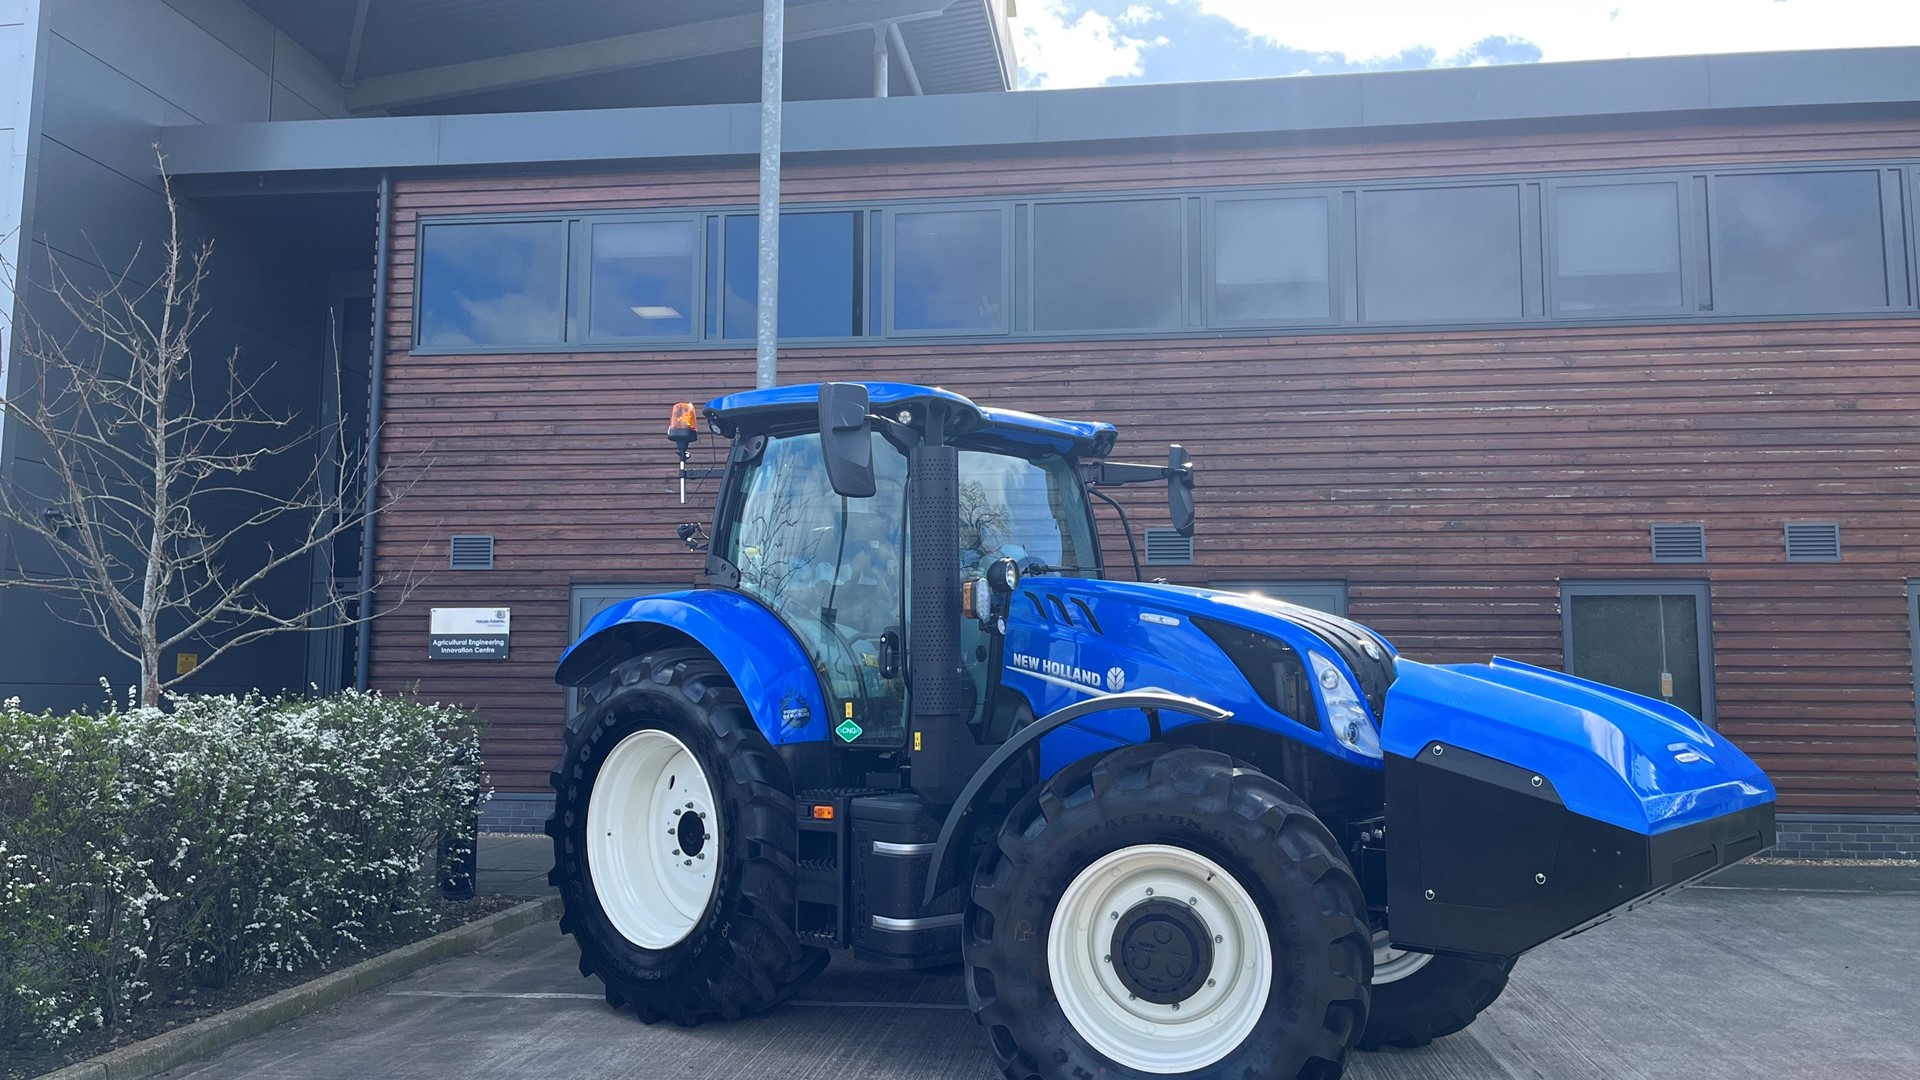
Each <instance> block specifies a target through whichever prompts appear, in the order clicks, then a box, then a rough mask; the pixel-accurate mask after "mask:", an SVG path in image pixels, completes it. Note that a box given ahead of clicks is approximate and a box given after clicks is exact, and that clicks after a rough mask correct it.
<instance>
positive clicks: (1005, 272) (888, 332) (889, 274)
mask: <svg viewBox="0 0 1920 1080" xmlns="http://www.w3.org/2000/svg"><path fill="white" fill-rule="evenodd" d="M1025 201H1028V200H1021V199H1013V200H971V201H962V202H947V201H945V200H938V201H929V202H914V203H900V204H897V205H888V206H884V207H882V210H883V213H882V215H881V222H882V237H883V238H882V240H881V244H880V257H881V260H882V265H881V268H880V315H881V319H880V325H881V328H882V332H881V335H880V336H881V339H882V340H885V339H889V338H905V339H909V340H911V339H923V338H1002V337H1008V336H1010V335H1012V334H1013V332H1014V330H1013V327H1014V304H1015V301H1016V298H1017V296H1018V294H1017V292H1016V291H1015V289H1014V267H1015V261H1014V242H1015V236H1014V229H1013V223H1014V208H1015V206H1016V205H1017V204H1019V203H1021V202H1025ZM974 210H991V211H993V212H994V213H995V214H997V215H999V218H1000V312H1001V314H1000V325H999V327H998V328H996V329H980V328H977V327H965V328H957V329H956V328H950V327H934V328H932V329H926V330H903V329H901V328H900V327H899V326H896V325H895V324H894V310H895V301H896V298H897V295H898V287H899V274H898V269H899V258H898V255H897V252H898V249H899V230H898V227H897V226H898V222H899V220H900V215H902V214H939V213H947V212H954V213H964V212H967V211H974ZM815 340H822V339H815Z"/></svg>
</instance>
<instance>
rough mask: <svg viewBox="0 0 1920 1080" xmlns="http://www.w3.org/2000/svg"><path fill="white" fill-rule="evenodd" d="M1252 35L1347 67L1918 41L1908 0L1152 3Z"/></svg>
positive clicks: (1919, 9) (1918, 13)
mask: <svg viewBox="0 0 1920 1080" xmlns="http://www.w3.org/2000/svg"><path fill="white" fill-rule="evenodd" d="M1159 3H1161V4H1163V5H1165V4H1172V3H1185V4H1191V5H1193V6H1195V7H1197V8H1198V9H1199V10H1200V11H1203V12H1205V13H1207V14H1211V15H1218V16H1220V17H1222V18H1224V19H1226V20H1228V21H1229V22H1232V23H1233V24H1235V25H1236V26H1239V27H1241V28H1243V29H1245V30H1246V31H1248V32H1249V33H1251V34H1253V35H1254V36H1255V37H1257V38H1260V39H1263V40H1266V41H1269V42H1271V43H1273V44H1276V45H1285V46H1288V47H1290V48H1295V49H1304V50H1308V51H1313V52H1330V53H1342V54H1345V55H1346V56H1347V57H1348V58H1349V59H1352V60H1361V61H1364V60H1372V59H1379V58H1382V57H1390V56H1394V55H1396V54H1398V53H1400V52H1401V51H1403V50H1405V49H1410V48H1417V47H1421V46H1426V47H1430V48H1432V49H1433V50H1434V51H1435V52H1436V53H1438V54H1439V55H1441V56H1451V55H1454V54H1456V53H1459V52H1461V51H1462V50H1464V49H1466V48H1467V47H1468V46H1470V45H1472V44H1473V43H1474V42H1477V41H1480V40H1482V39H1483V38H1487V37H1492V36H1497V35H1512V36H1514V37H1519V38H1524V39H1526V40H1528V41H1531V42H1533V43H1534V44H1535V45H1538V46H1539V47H1540V50H1541V53H1542V54H1543V59H1546V60H1589V59H1599V58H1605V57H1616V56H1663V55H1666V56H1671V55H1681V54H1687V53H1723V52H1748V51H1766V50H1773V49H1824V48H1846V47H1849V46H1863V45H1901V44H1920V3H1916V2H1915V0H1364V2H1361V0H1349V2H1347V3H1332V4H1330V3H1326V2H1325V0H1311V2H1309V0H1159Z"/></svg>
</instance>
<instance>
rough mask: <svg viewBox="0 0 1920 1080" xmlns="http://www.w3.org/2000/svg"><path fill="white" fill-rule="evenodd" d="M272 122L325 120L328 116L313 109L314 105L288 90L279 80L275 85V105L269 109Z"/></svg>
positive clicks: (275, 81)
mask: <svg viewBox="0 0 1920 1080" xmlns="http://www.w3.org/2000/svg"><path fill="white" fill-rule="evenodd" d="M268 112H269V117H270V119H272V120H276V121H278V120H325V119H326V118H327V114H326V113H323V112H321V111H320V110H319V109H316V108H314V107H313V103H312V102H310V101H308V100H307V99H306V98H303V97H301V96H300V95H299V94H296V93H294V92H293V91H292V90H289V89H288V88H287V84H285V83H283V82H280V81H279V80H278V79H276V80H274V83H273V103H272V105H270V106H269V107H268Z"/></svg>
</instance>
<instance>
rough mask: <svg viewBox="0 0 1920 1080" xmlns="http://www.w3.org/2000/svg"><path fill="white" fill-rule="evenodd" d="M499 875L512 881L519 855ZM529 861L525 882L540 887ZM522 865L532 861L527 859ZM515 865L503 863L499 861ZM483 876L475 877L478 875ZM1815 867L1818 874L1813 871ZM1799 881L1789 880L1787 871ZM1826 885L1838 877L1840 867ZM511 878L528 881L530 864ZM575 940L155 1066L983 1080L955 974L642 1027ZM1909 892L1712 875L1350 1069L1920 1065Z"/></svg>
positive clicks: (1874, 1070) (1591, 1072) (845, 988)
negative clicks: (1501, 992) (1473, 1007)
mask: <svg viewBox="0 0 1920 1080" xmlns="http://www.w3.org/2000/svg"><path fill="white" fill-rule="evenodd" d="M538 847H539V845H538V844H529V845H520V844H515V845H513V850H516V851H521V852H522V853H523V854H521V855H518V856H514V857H513V858H507V857H505V856H504V855H502V854H500V853H499V852H496V856H495V857H494V858H492V859H491V860H489V858H488V857H487V856H486V855H485V854H484V851H485V849H484V848H483V856H482V860H481V861H482V866H483V874H484V872H485V867H486V866H487V865H488V863H489V862H490V861H491V862H492V864H493V865H494V868H495V874H496V878H495V880H496V881H497V882H499V883H500V884H502V885H504V884H506V883H507V882H508V881H509V880H512V881H518V882H522V883H523V884H524V882H525V877H526V875H525V874H520V873H519V871H516V870H515V868H514V864H515V863H516V862H533V861H539V859H543V858H544V854H541V855H540V856H538V858H536V856H535V855H534V854H532V852H533V851H535V850H537V849H538ZM544 871H545V865H544V863H542V864H541V865H540V866H539V868H538V873H539V874H540V875H541V876H540V877H539V878H538V888H540V889H542V890H544V889H545V878H544ZM528 873H531V871H528ZM517 874H518V875H519V876H515V875H517ZM484 882H485V879H484V877H483V884H484ZM1820 882H1821V879H1818V878H1816V879H1814V882H1813V883H1814V884H1816V885H1817V884H1820ZM1788 884H1789V885H1791V884H1793V883H1792V882H1789V883H1788ZM1839 884H1841V885H1844V884H1846V879H1845V878H1844V877H1843V878H1842V879H1841V880H1840V881H1839ZM525 887H528V888H532V887H534V886H532V885H530V884H527V885H525ZM576 957H577V954H576V953H575V951H574V948H573V944H572V942H571V940H570V939H566V938H563V937H561V936H560V935H559V934H558V931H557V930H556V929H555V928H554V927H552V926H539V927H533V928H531V929H529V930H526V931H523V932H521V933H519V934H517V935H514V936H513V937H510V938H507V939H504V940H502V941H501V942H499V943H497V944H495V945H494V946H492V947H490V948H488V949H487V950H485V951H484V952H481V953H477V954H474V955H471V956H467V957H462V958H460V959H456V960H452V961H449V962H447V963H444V964H441V965H439V966H437V967H434V968H430V969H428V970H426V971H423V972H420V973H418V974H416V975H415V976H413V977H411V978H409V979H407V980H405V981H403V982H401V983H397V984H394V985H393V986H391V987H388V988H386V989H385V990H382V991H377V992H373V993H369V994H367V995H364V996H362V997H360V998H357V999H354V1000H352V1001H349V1002H347V1003H345V1004H343V1005H341V1006H339V1007H337V1008H335V1009H333V1010H332V1011H330V1012H326V1013H321V1014H316V1015H314V1016H311V1017H308V1018H306V1019H304V1020H302V1021H299V1022H297V1023H295V1024H291V1025H288V1026H287V1027H284V1028H281V1029H278V1030H275V1031H273V1032H269V1033H267V1034H265V1035H263V1036H261V1037H259V1038H257V1039H255V1040H253V1041H252V1042H249V1043H245V1044H242V1045H240V1046H236V1047H233V1048H231V1049H229V1050H227V1051H225V1052H224V1053H222V1054H220V1055H219V1056H217V1057H215V1058H213V1059H211V1060H209V1061H207V1062H205V1063H202V1064H201V1065H199V1066H197V1067H190V1068H184V1069H180V1070H176V1071H175V1072H173V1073H170V1074H167V1075H169V1076H171V1077H177V1078H183V1080H184V1078H187V1077H191V1078H192V1080H240V1078H243V1077H263V1078H276V1080H369V1078H375V1077H391V1078H394V1080H415V1078H418V1080H444V1078H447V1077H456V1078H462V1080H468V1078H471V1080H508V1078H512V1080H523V1078H527V1080H540V1078H549V1077H552V1078H558V1077H592V1078H595V1080H617V1078H634V1080H641V1078H645V1080H655V1078H666V1077H673V1078H682V1077H684V1078H687V1080H720V1078H727V1080H732V1078H736V1077H738V1078H748V1077H752V1078H758V1077H762V1076H777V1077H779V1078H781V1080H816V1078H817V1080H884V1078H908V1077H912V1078H916V1080H921V1078H924V1080H948V1078H956V1080H959V1078H964V1080H992V1077H994V1076H996V1075H997V1074H996V1072H995V1070H994V1069H993V1068H992V1066H991V1064H990V1059H989V1057H988V1055H987V1052H986V1048H985V1040H984V1036H983V1035H982V1033H981V1031H980V1030H979V1028H978V1027H977V1026H976V1025H975V1024H974V1022H973V1020H972V1018H971V1017H970V1016H969V1015H968V1013H967V1012H966V1007H965V997H964V993H963V991H962V989H961V986H960V982H959V980H958V979H957V978H956V977H954V976H952V975H937V976H936V975H909V974H901V973H898V972H893V971H888V970H885V969H881V968H875V967H871V966H868V965H864V964H859V963H856V962H853V961H851V960H845V959H836V961H835V962H834V964H833V966H832V967H830V968H829V969H828V970H827V971H826V973H825V974H823V975H822V976H821V977H820V978H819V979H818V980H817V981H815V982H814V983H812V984H811V985H810V986H809V987H808V988H807V989H806V990H805V991H803V993H802V995H801V997H800V999H799V1000H797V1001H795V1002H793V1003H791V1004H789V1005H787V1006H784V1007H782V1008H780V1009H778V1010H776V1011H775V1012H773V1013H771V1014H769V1015H767V1016H764V1017H760V1018H756V1019H753V1020H749V1021H744V1022H741V1023H737V1024H709V1025H705V1026H702V1027H699V1028H693V1029H682V1028H676V1027H673V1026H671V1025H668V1026H663V1027H647V1026H645V1025H643V1024H641V1023H639V1022H638V1021H637V1020H635V1019H634V1018H633V1017H632V1015H631V1014H623V1013H615V1012H613V1011H611V1010H609V1009H608V1008H607V1007H606V1006H605V1005H604V1004H603V1003H602V1002H601V1000H600V993H599V984H598V983H597V982H595V981H593V980H588V979H582V978H580V977H579V976H578V974H577V973H576V970H575V967H574V964H575V960H576ZM1916 973H1920V894H1916V893H1915V892H1913V891H1907V892H1885V891H1859V890H1850V889H1848V888H1831V889H1829V888H1821V889H1818V890H1817V891H1798V890H1793V891H1789V890H1788V888H1787V887H1786V886H1782V885H1780V884H1779V883H1778V882H1777V881H1776V882H1775V883H1774V884H1767V883H1766V882H1764V881H1763V882H1762V883H1760V884H1759V885H1758V886H1753V887H1749V886H1748V885H1747V884H1744V883H1741V882H1738V881H1734V882H1732V883H1730V884H1729V883H1728V881H1727V879H1718V880H1717V881H1716V883H1715V884H1714V885H1713V886H1710V887H1701V888H1695V889H1692V890H1688V891H1687V892H1685V893H1682V894H1681V895H1679V896H1676V897H1672V898H1669V899H1667V900H1664V901H1662V902H1660V903H1657V904H1654V905H1652V906H1650V907H1648V908H1645V909H1643V910H1640V911H1636V912H1632V913H1630V914H1628V915H1626V916H1624V917H1622V918H1620V919H1617V920H1615V921H1613V922H1611V923H1608V924H1606V925H1604V926H1601V927H1599V928H1597V929H1595V930H1594V931H1592V932H1590V933H1587V934H1584V935H1582V936H1580V937H1578V938H1575V939H1573V940H1571V941H1563V942H1555V943H1553V944H1550V945H1547V946H1545V947H1543V948H1541V949H1539V950H1537V951H1536V952H1535V953H1533V954H1530V955H1529V956H1528V957H1527V958H1526V959H1524V960H1522V961H1521V963H1520V966H1519V967H1518V968H1517V969H1516V970H1515V972H1514V979H1513V985H1512V987H1511V988H1510V989H1509V990H1508V991H1507V993H1506V995H1505V996H1504V997H1502V998H1501V1000H1500V1001H1499V1002H1497V1003H1496V1004H1495V1005H1494V1007H1493V1008H1492V1009H1491V1010H1490V1011H1489V1012H1488V1013H1487V1014H1486V1015H1485V1016H1484V1017H1482V1019H1481V1021H1480V1022H1479V1023H1478V1024H1476V1025H1474V1026H1473V1027H1472V1028H1470V1029H1468V1030H1467V1031H1466V1032H1464V1033H1462V1034H1460V1035H1456V1036H1453V1037H1451V1038H1447V1039H1443V1040H1440V1041H1439V1042H1437V1043H1435V1044H1434V1045H1433V1046H1431V1047H1428V1048H1426V1049H1423V1050H1417V1051H1389V1052H1386V1053H1381V1054H1357V1055H1356V1056H1355V1058H1354V1060H1353V1063H1352V1065H1351V1067H1350V1068H1349V1069H1348V1073H1347V1075H1348V1076H1349V1077H1353V1078H1356V1080H1417V1078H1418V1080H1424V1078H1432V1080H1442V1078H1444V1080H1469V1078H1472V1080H1478V1078H1500V1080H1509V1078H1510V1080H1521V1078H1548V1080H1601V1078H1608V1080H1613V1078H1648V1080H1651V1078H1662V1077H1675V1078H1687V1080H1718V1078H1726V1080H1734V1078H1740V1080H1747V1078H1751V1077H1756V1076H1767V1077H1810V1078H1811V1077H1821V1078H1827V1077H1835V1078H1863V1080H1879V1078H1888V1080H1892V1078H1896V1077H1898V1078H1902V1080H1909V1078H1911V1077H1914V1076H1920V1038H1916V1035H1915V1030H1916V1029H1915V1019H1916V1017H1920V989H1916V986H1917V984H1920V975H1917V974H1916Z"/></svg>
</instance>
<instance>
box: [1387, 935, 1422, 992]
mask: <svg viewBox="0 0 1920 1080" xmlns="http://www.w3.org/2000/svg"><path fill="white" fill-rule="evenodd" d="M1432 962H1433V954H1432V953H1424V952H1403V951H1401V950H1399V949H1396V948H1394V947H1393V946H1392V945H1389V944H1387V935H1386V932H1385V931H1382V932H1380V933H1377V934H1375V935H1373V985H1375V986H1385V985H1387V984H1388V983H1396V982H1399V981H1400V980H1401V979H1404V978H1406V977H1407V976H1409V975H1411V974H1413V973H1414V972H1416V971H1419V970H1420V969H1421V968H1423V967H1426V966H1427V965H1428V964H1430V963H1432Z"/></svg>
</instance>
